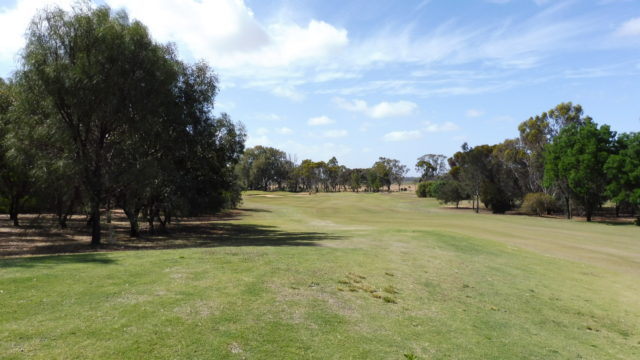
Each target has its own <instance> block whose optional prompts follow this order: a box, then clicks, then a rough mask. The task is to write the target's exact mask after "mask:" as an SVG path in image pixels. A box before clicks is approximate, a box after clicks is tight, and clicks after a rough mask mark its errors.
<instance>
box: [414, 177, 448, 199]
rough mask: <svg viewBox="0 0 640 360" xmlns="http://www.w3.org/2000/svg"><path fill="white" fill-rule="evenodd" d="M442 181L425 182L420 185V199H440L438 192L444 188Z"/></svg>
mask: <svg viewBox="0 0 640 360" xmlns="http://www.w3.org/2000/svg"><path fill="white" fill-rule="evenodd" d="M442 185H443V182H442V181H437V180H436V181H423V182H421V183H418V187H417V188H416V195H418V197H422V198H423V197H433V198H434V197H438V192H439V191H440V188H441V187H442Z"/></svg>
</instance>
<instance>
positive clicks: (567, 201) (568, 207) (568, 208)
mask: <svg viewBox="0 0 640 360" xmlns="http://www.w3.org/2000/svg"><path fill="white" fill-rule="evenodd" d="M564 204H565V211H566V214H567V219H571V199H569V197H568V196H565V197H564Z"/></svg>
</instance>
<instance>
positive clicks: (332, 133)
mask: <svg viewBox="0 0 640 360" xmlns="http://www.w3.org/2000/svg"><path fill="white" fill-rule="evenodd" d="M347 135H349V132H348V131H347V130H327V131H325V132H323V133H322V136H324V137H327V138H339V137H345V136H347Z"/></svg>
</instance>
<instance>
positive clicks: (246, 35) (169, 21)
mask: <svg viewBox="0 0 640 360" xmlns="http://www.w3.org/2000/svg"><path fill="white" fill-rule="evenodd" d="M106 2H107V3H108V4H109V5H111V6H113V7H116V8H120V7H123V8H125V9H127V11H128V12H129V14H130V15H131V16H132V17H134V18H136V19H140V20H141V21H142V22H144V23H145V24H146V25H147V26H148V27H149V29H150V30H151V32H152V33H153V34H154V35H155V36H156V37H157V38H158V39H160V40H161V41H174V42H176V43H178V44H182V45H184V46H185V47H186V48H187V49H188V50H189V51H190V52H191V53H192V54H193V56H194V57H196V58H206V59H208V60H209V61H211V63H212V64H214V66H217V67H221V68H225V69H242V68H244V67H247V66H249V67H265V68H269V67H286V66H290V65H292V64H297V63H301V62H305V61H310V60H314V59H318V58H326V57H328V56H330V55H334V54H336V52H338V51H340V50H341V49H343V48H345V47H346V46H347V44H348V42H349V40H348V37H347V31H346V30H345V29H341V28H337V27H335V26H333V25H331V24H328V23H326V22H324V21H319V20H314V19H312V20H310V21H309V22H308V23H306V24H302V25H300V24H296V23H294V22H290V21H280V20H278V21H275V22H269V23H261V22H260V21H258V19H256V18H255V16H254V13H253V11H252V10H251V9H250V8H249V7H248V6H247V5H246V4H245V2H244V0H200V1H197V0H159V1H154V3H153V6H149V2H148V1H143V0H137V1H132V0H106Z"/></svg>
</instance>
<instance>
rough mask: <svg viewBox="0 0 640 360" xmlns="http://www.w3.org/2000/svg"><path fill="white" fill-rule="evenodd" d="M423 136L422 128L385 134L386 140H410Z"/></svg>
mask: <svg viewBox="0 0 640 360" xmlns="http://www.w3.org/2000/svg"><path fill="white" fill-rule="evenodd" d="M421 137H422V133H421V132H420V130H408V131H392V132H389V133H386V134H384V137H383V139H384V141H409V140H416V139H419V138H421Z"/></svg>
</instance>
